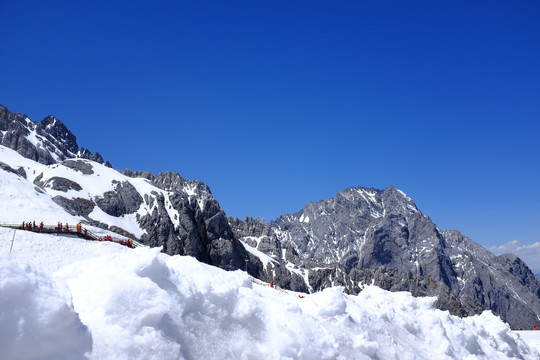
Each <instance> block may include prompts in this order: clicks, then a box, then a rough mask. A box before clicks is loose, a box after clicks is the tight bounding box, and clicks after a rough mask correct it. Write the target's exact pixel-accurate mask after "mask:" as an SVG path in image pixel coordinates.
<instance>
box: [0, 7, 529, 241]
mask: <svg viewBox="0 0 540 360" xmlns="http://www.w3.org/2000/svg"><path fill="white" fill-rule="evenodd" d="M0 16H1V19H2V20H1V21H0V37H1V50H0V71H1V73H0V75H1V76H0V84H1V85H0V103H1V104H3V105H5V106H7V107H8V108H9V109H10V110H11V111H18V112H22V113H26V114H27V115H28V116H29V117H30V118H31V119H32V120H34V121H39V120H41V119H42V118H43V117H44V116H46V115H48V114H53V115H55V116H56V117H58V118H59V119H60V120H62V121H63V122H64V123H65V124H66V125H67V126H68V128H69V129H70V130H71V131H72V132H73V133H74V134H75V135H76V136H77V141H78V144H79V146H82V147H85V148H88V149H90V150H91V151H99V152H100V153H101V154H102V155H103V156H104V158H105V159H106V160H109V161H110V162H111V163H112V164H113V166H114V167H115V168H118V169H121V170H123V169H125V168H131V169H135V170H150V171H152V172H154V173H157V172H161V171H166V170H172V171H178V172H179V173H180V174H181V175H182V176H184V177H186V178H189V179H199V180H202V181H204V182H205V183H206V184H208V185H209V186H210V188H211V190H212V192H213V193H214V196H215V197H216V198H217V199H218V200H219V202H220V204H221V206H222V207H223V208H224V209H225V211H226V212H227V214H228V215H231V216H236V217H241V218H242V217H244V216H246V215H249V216H252V217H262V218H265V219H267V220H271V219H274V218H276V217H277V216H279V215H280V214H284V213H293V212H296V211H298V210H300V209H301V208H303V207H304V205H305V204H306V203H307V202H308V201H314V202H315V201H318V200H319V199H327V198H330V197H333V196H334V195H335V193H336V192H337V191H338V190H341V189H345V188H347V187H351V186H365V187H375V188H379V189H382V188H385V187H387V186H389V185H394V186H396V187H398V188H400V189H402V190H403V191H405V192H406V193H407V194H408V195H409V196H411V197H412V198H413V199H414V200H415V201H416V203H417V205H418V207H419V208H420V209H421V210H422V211H423V212H424V213H425V214H427V215H428V216H430V217H431V218H432V219H433V220H434V221H435V222H436V223H437V225H438V226H439V227H440V228H443V229H459V230H461V231H462V232H463V233H465V234H466V235H468V236H470V237H471V238H472V239H473V240H475V241H477V242H480V243H481V244H483V245H485V246H494V245H502V244H505V243H507V242H509V241H511V240H518V241H519V242H521V243H523V244H532V243H534V242H537V241H540V189H539V185H540V145H539V143H540V141H539V135H540V132H539V130H540V2H539V1H538V0H523V1H493V0H491V1H431V0H430V1H252V0H251V1H228V2H224V1H170V2H166V1H152V2H150V1H144V2H139V1H126V2H121V1H85V2H81V1H48V2H44V1H24V0H13V1H10V0H0Z"/></svg>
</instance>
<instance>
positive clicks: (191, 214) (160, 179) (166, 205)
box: [124, 170, 262, 275]
mask: <svg viewBox="0 0 540 360" xmlns="http://www.w3.org/2000/svg"><path fill="white" fill-rule="evenodd" d="M124 175H127V176H130V177H142V178H145V179H147V180H149V181H150V182H151V183H152V184H153V185H154V186H156V187H158V188H159V189H162V190H165V191H166V192H167V196H164V195H163V194H157V193H153V194H150V195H146V196H145V197H144V202H145V204H146V205H148V206H152V207H153V209H154V210H153V211H152V213H151V214H149V215H146V216H143V217H139V218H138V221H139V224H140V226H141V228H142V229H144V230H146V234H145V235H143V237H142V238H141V241H142V242H143V243H146V244H149V245H152V246H163V247H164V250H165V251H166V252H167V253H169V254H182V255H190V256H194V257H195V258H197V259H198V260H200V261H203V262H205V263H208V264H211V265H215V266H219V267H221V268H223V269H227V270H236V269H239V268H242V269H244V268H245V266H246V260H248V262H247V264H248V270H249V271H250V273H252V274H254V275H258V273H259V272H260V269H261V268H262V265H261V263H260V261H258V259H256V258H253V257H252V256H251V255H250V254H248V253H247V252H246V251H245V249H244V247H243V246H242V244H241V243H240V242H239V241H238V240H237V239H236V237H235V236H234V234H233V232H232V230H231V228H230V226H229V223H228V222H227V217H226V216H225V212H224V211H223V210H222V209H221V207H220V206H219V203H218V202H217V200H216V199H214V197H213V196H212V193H211V192H210V189H209V188H208V187H207V186H206V185H205V184H203V183H202V182H200V181H194V180H187V179H184V178H182V177H181V176H180V175H179V174H178V173H173V172H165V173H161V174H157V175H153V174H151V173H149V172H135V171H132V170H126V171H125V172H124Z"/></svg>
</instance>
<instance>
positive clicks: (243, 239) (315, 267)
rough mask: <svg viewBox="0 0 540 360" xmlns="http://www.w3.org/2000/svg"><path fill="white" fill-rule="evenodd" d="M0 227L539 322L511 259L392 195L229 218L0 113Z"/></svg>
mask: <svg viewBox="0 0 540 360" xmlns="http://www.w3.org/2000/svg"><path fill="white" fill-rule="evenodd" d="M0 144H1V145H0V203H1V204H2V206H1V207H0V223H3V224H8V223H11V224H19V223H21V222H22V221H36V222H41V221H43V222H45V223H47V224H56V223H57V222H59V221H60V222H63V223H66V222H69V223H70V224H72V223H77V222H79V221H82V222H83V223H84V224H85V225H86V226H90V227H92V229H93V231H97V232H99V231H107V232H114V233H116V234H119V236H124V237H129V238H134V239H136V240H138V241H139V242H142V243H144V244H147V245H150V246H163V248H164V251H165V252H167V253H168V254H171V255H172V254H181V255H191V256H194V257H195V258H197V259H198V260H199V261H202V262H205V263H207V264H210V265H215V266H218V267H220V268H222V269H226V270H236V269H245V270H248V272H249V273H250V274H251V275H253V276H255V277H256V278H258V279H261V280H263V281H267V282H270V281H273V282H274V283H276V284H278V285H279V286H281V287H282V288H285V289H291V290H295V291H302V292H314V291H321V290H323V289H325V288H328V287H331V286H343V287H344V289H345V291H346V292H348V293H351V294H356V293H358V292H359V291H360V290H361V289H362V288H363V287H364V286H365V285H366V284H375V285H378V286H380V287H382V288H383V289H387V290H391V291H409V292H411V293H412V294H413V295H415V296H436V297H437V300H436V301H435V305H436V306H437V307H438V308H440V309H444V310H449V311H450V312H451V313H452V314H456V315H460V316H464V315H472V314H479V313H481V312H482V311H483V310H485V309H489V310H492V311H493V312H494V313H495V314H497V315H500V316H501V317H502V318H503V319H504V320H505V321H507V322H508V323H509V324H510V325H511V326H512V327H514V328H526V329H530V328H532V327H533V326H538V325H539V323H540V317H539V315H540V299H539V296H540V285H539V282H538V281H537V280H536V279H535V278H534V276H533V275H532V273H531V272H530V270H529V269H528V267H527V266H526V265H525V264H524V263H523V262H522V261H521V260H520V259H519V258H517V257H515V256H511V255H502V256H498V257H496V256H494V255H493V254H491V253H490V252H489V251H487V250H486V249H485V248H483V247H482V246H480V245H478V244H476V243H474V242H473V241H472V240H470V239H468V238H466V237H465V236H463V235H462V234H461V233H459V232H457V231H443V230H440V229H438V228H437V227H436V225H435V224H433V222H432V221H431V220H430V219H429V217H427V216H425V215H424V214H422V213H421V211H420V210H419V209H417V207H416V205H415V204H414V202H413V200H412V199H410V198H409V197H407V196H406V195H405V194H404V193H403V192H401V191H400V190H398V189H395V188H393V187H390V188H388V189H385V190H375V189H365V188H361V187H358V188H351V189H347V190H344V191H340V192H338V193H337V195H336V197H335V198H333V199H329V200H321V201H319V202H317V203H309V204H308V205H307V206H306V207H305V208H304V209H303V210H301V211H299V212H297V213H295V214H292V215H283V216H281V217H280V218H278V219H277V220H276V221H274V222H271V223H267V222H265V221H263V220H261V219H251V218H246V219H244V220H239V219H232V218H227V217H226V215H225V212H224V211H223V209H221V207H220V206H219V203H218V201H217V200H216V199H215V198H214V197H213V196H212V193H211V192H210V189H209V188H208V187H207V186H206V185H205V184H203V183H202V182H200V181H196V180H187V179H184V178H182V177H181V176H180V175H179V174H178V173H171V172H166V173H161V174H157V175H154V174H151V173H149V172H134V171H131V170H126V171H124V172H120V171H117V170H115V169H113V168H112V167H111V166H110V164H108V163H105V162H104V161H103V158H102V157H101V156H100V155H99V154H98V153H95V154H93V153H91V152H90V151H88V150H84V149H82V148H79V146H78V144H77V142H76V137H75V136H74V135H73V134H71V132H69V130H68V129H67V128H66V127H65V125H64V124H62V123H61V122H60V120H58V119H56V118H54V117H52V116H47V117H46V118H45V119H43V120H42V121H41V122H38V123H35V122H32V121H31V120H30V119H28V118H27V117H26V116H24V115H21V114H19V113H11V112H10V111H9V110H8V109H7V108H5V107H3V106H0Z"/></svg>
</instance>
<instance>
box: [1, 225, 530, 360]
mask: <svg viewBox="0 0 540 360" xmlns="http://www.w3.org/2000/svg"><path fill="white" fill-rule="evenodd" d="M14 231H15V240H14V243H13V247H12V254H11V255H10V254H9V249H10V248H11V246H12V244H11V241H12V237H13V234H14ZM159 250H160V249H159V248H154V249H152V248H137V249H134V250H132V249H129V248H126V247H122V246H119V245H117V244H113V243H99V242H89V241H85V240H80V239H73V238H64V237H61V236H57V235H40V234H34V233H30V232H26V231H21V230H11V229H0V274H1V275H2V276H0V294H1V296H0V308H1V309H2V313H1V314H2V315H0V345H1V348H2V359H5V360H11V359H18V360H21V359H32V358H35V355H36V354H39V355H40V357H41V358H54V359H82V358H84V357H85V354H87V355H88V356H89V358H90V359H100V360H101V359H115V360H116V359H216V358H219V359H310V360H311V359H372V358H378V359H395V358H400V359H434V358H436V359H455V358H461V359H464V358H471V359H472V358H477V359H508V358H516V359H535V358H538V357H539V356H540V353H538V352H536V351H535V350H534V349H531V348H529V347H528V346H527V345H526V344H525V343H524V342H523V341H521V340H520V338H519V337H518V336H517V335H516V334H515V333H513V332H512V331H511V330H510V329H509V327H508V326H507V325H506V324H504V323H503V322H502V321H501V320H500V319H498V318H497V317H495V316H493V315H492V314H491V313H489V312H486V313H484V314H482V315H479V316H473V317H469V318H465V319H460V318H457V317H454V316H451V315H449V314H448V312H443V311H440V310H436V309H434V308H433V307H432V303H433V300H434V299H432V298H413V297H412V296H411V295H410V294H408V293H404V292H398V293H390V292H387V291H384V290H381V289H380V288H377V287H374V286H368V287H366V288H365V289H364V291H363V292H362V293H361V294H360V295H358V296H349V295H346V294H344V293H343V291H342V288H339V287H335V288H329V289H326V290H325V291H323V292H319V293H316V294H312V295H308V294H298V293H293V292H286V291H280V290H279V289H272V288H270V287H267V286H261V285H257V284H254V283H252V282H251V280H250V277H249V276H248V275H247V274H246V273H245V272H243V271H240V270H238V271H231V272H226V271H224V270H221V269H218V268H216V267H212V266H209V265H206V264H202V263H199V262H198V261H197V260H195V259H194V258H191V257H185V256H169V255H166V254H162V253H160V252H159ZM299 295H301V296H299ZM6 314H7V315H6Z"/></svg>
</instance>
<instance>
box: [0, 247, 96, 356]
mask: <svg viewBox="0 0 540 360" xmlns="http://www.w3.org/2000/svg"><path fill="white" fill-rule="evenodd" d="M64 293H65V291H64ZM0 348H1V349H2V355H1V357H2V359H4V360H10V359H13V360H15V359H17V360H25V359H59V360H60V359H66V360H71V359H85V358H86V356H85V354H86V353H89V352H91V351H92V336H91V335H90V332H89V331H88V328H87V327H86V326H85V325H83V324H82V322H81V321H80V319H79V316H78V315H77V313H76V312H75V311H74V309H73V306H72V305H71V304H70V302H69V300H66V298H65V295H62V292H61V291H59V289H58V288H57V286H56V285H55V284H54V282H52V281H51V279H50V278H48V277H47V276H45V275H43V274H39V273H37V272H35V271H33V270H32V269H31V268H30V267H22V266H20V265H18V264H17V263H16V262H14V261H13V260H12V259H11V258H10V257H9V256H5V255H0Z"/></svg>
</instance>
